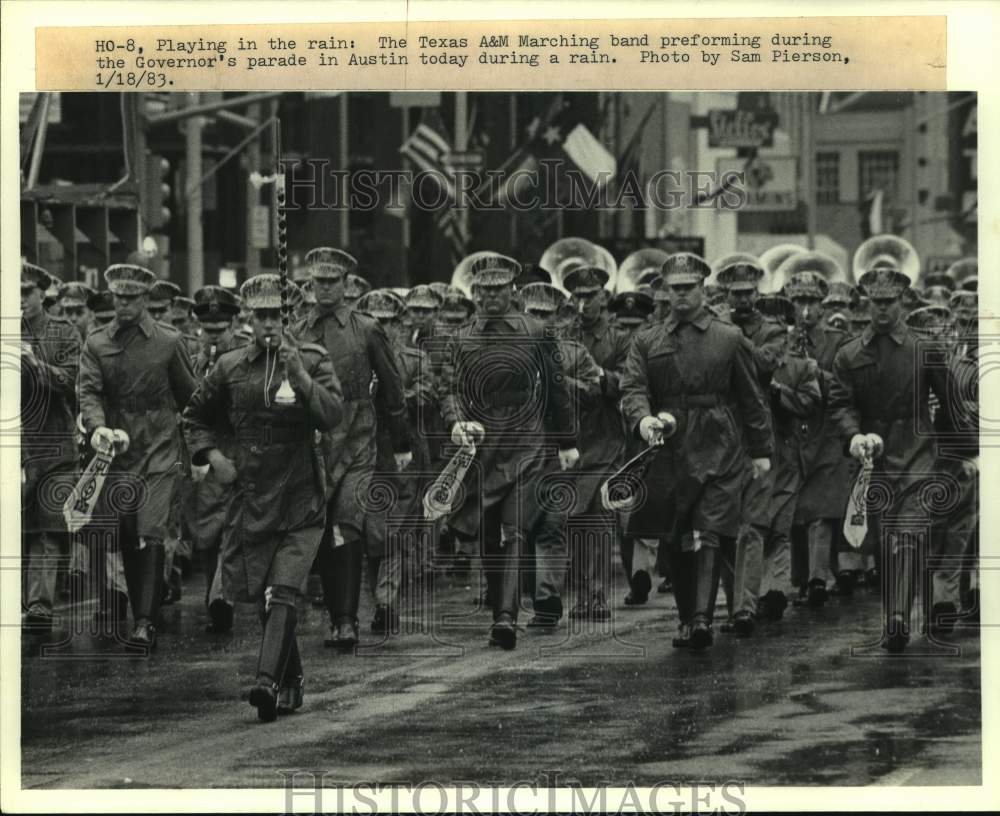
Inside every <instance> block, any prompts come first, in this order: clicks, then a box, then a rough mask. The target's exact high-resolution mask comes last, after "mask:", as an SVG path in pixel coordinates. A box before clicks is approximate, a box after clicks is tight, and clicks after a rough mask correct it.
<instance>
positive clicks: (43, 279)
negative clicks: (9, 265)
mask: <svg viewBox="0 0 1000 816" xmlns="http://www.w3.org/2000/svg"><path fill="white" fill-rule="evenodd" d="M51 285H52V276H51V275H50V274H49V273H48V272H46V271H45V270H44V269H42V267H40V266H37V265H35V264H33V263H28V262H27V261H21V286H24V287H27V286H37V287H38V288H39V289H41V290H42V291H43V292H44V291H45V290H46V289H48V288H49V287H50V286H51Z"/></svg>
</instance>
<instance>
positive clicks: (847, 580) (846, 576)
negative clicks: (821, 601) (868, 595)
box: [832, 570, 858, 598]
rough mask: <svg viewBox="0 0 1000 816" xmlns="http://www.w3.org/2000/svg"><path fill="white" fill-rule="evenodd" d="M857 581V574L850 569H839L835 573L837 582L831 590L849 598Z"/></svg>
mask: <svg viewBox="0 0 1000 816" xmlns="http://www.w3.org/2000/svg"><path fill="white" fill-rule="evenodd" d="M857 583H858V579H857V576H856V575H855V574H854V573H853V572H852V571H851V570H841V571H840V572H838V573H837V583H836V585H835V586H834V589H833V590H832V591H833V592H834V593H835V594H837V595H839V596H840V597H841V598H850V597H851V596H852V595H854V587H855V586H856V585H857Z"/></svg>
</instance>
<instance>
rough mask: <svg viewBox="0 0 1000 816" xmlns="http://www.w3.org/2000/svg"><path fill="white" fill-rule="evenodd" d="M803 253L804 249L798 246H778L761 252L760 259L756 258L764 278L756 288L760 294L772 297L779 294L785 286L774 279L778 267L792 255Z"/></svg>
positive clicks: (782, 281)
mask: <svg viewBox="0 0 1000 816" xmlns="http://www.w3.org/2000/svg"><path fill="white" fill-rule="evenodd" d="M805 251H806V250H805V247H802V246H799V245H798V244H778V245H776V246H773V247H771V248H770V249H768V250H765V251H764V252H762V253H761V254H760V257H759V258H757V263H758V264H759V265H760V266H761V268H762V269H763V270H764V277H763V279H762V280H761V282H760V286H759V287H758V289H759V290H760V292H761V294H765V295H773V294H777V293H778V292H780V291H781V287H782V286H784V285H785V281H784V280H779V279H778V278H777V277H776V273H777V271H778V267H780V266H781V265H782V264H783V263H784V262H785V261H787V260H788V259H789V258H790V257H792V256H793V255H797V254H798V253H800V252H805Z"/></svg>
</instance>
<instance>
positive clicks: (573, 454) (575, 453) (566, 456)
mask: <svg viewBox="0 0 1000 816" xmlns="http://www.w3.org/2000/svg"><path fill="white" fill-rule="evenodd" d="M579 461H580V451H579V450H577V449H576V448H567V449H566V450H561V451H559V467H561V468H562V469H563V470H569V469H570V468H573V467H576V463H577V462H579Z"/></svg>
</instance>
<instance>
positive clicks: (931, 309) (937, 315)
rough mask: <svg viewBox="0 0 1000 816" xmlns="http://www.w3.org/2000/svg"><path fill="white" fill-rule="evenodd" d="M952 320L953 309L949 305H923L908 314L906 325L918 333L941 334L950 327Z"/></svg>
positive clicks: (926, 334) (927, 334)
mask: <svg viewBox="0 0 1000 816" xmlns="http://www.w3.org/2000/svg"><path fill="white" fill-rule="evenodd" d="M950 322H951V309H949V308H948V307H947V306H939V305H931V306H921V307H920V308H919V309H914V310H913V311H912V312H910V313H909V314H908V315H907V316H906V325H907V326H909V327H910V328H911V329H913V330H914V331H915V332H916V333H917V334H920V335H925V336H930V335H935V334H940V333H941V332H942V331H944V330H945V329H947V328H948V324H949V323H950Z"/></svg>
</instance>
